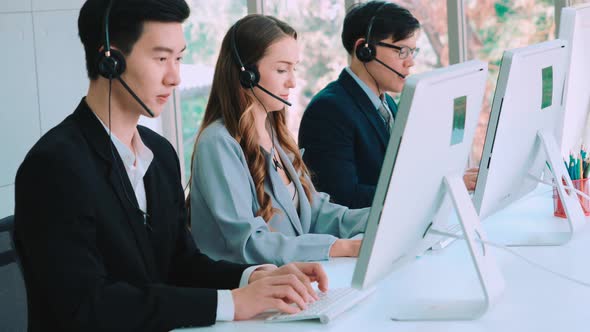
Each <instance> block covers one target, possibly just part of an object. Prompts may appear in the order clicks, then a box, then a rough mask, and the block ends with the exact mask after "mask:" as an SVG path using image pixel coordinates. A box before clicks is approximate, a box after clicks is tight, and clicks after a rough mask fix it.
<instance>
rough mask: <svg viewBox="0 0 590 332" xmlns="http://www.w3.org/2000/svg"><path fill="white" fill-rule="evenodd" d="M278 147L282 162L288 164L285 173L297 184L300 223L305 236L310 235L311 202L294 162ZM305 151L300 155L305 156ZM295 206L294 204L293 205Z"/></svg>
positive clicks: (301, 151)
mask: <svg viewBox="0 0 590 332" xmlns="http://www.w3.org/2000/svg"><path fill="white" fill-rule="evenodd" d="M277 147H278V149H277V150H278V152H279V155H280V157H281V160H286V161H287V162H285V163H283V164H284V165H285V171H286V172H287V173H288V174H289V177H290V178H291V181H293V184H295V190H296V192H297V195H298V196H297V197H298V198H299V216H298V217H299V218H298V219H299V223H300V225H301V228H302V232H303V234H305V233H308V232H309V229H310V227H311V206H310V205H309V200H308V199H307V196H305V190H303V185H301V181H300V180H299V173H297V171H296V170H295V167H293V162H292V161H291V158H290V157H289V156H288V155H287V154H286V153H285V151H284V150H283V149H282V148H280V147H279V146H277ZM304 151H305V150H304V149H301V150H300V153H301V156H303V152H304ZM291 205H292V206H293V204H291Z"/></svg>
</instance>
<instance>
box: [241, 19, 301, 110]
mask: <svg viewBox="0 0 590 332" xmlns="http://www.w3.org/2000/svg"><path fill="white" fill-rule="evenodd" d="M238 26H239V24H238V23H237V22H236V24H234V26H233V27H232V28H231V32H230V44H231V49H232V54H233V58H234V60H235V62H236V63H237V64H238V66H239V67H240V85H241V86H242V87H243V88H244V89H251V90H254V87H257V88H259V89H260V90H262V91H263V92H264V93H266V94H267V95H269V96H271V97H273V98H275V99H276V100H278V101H280V102H282V103H283V104H285V105H288V106H291V103H290V102H288V101H286V100H285V99H283V98H281V97H279V96H277V95H275V94H273V93H272V92H270V91H268V90H267V89H265V88H264V87H262V86H261V85H260V84H258V82H260V72H259V71H258V68H257V67H256V65H244V63H243V62H242V59H241V58H240V53H239V52H238V45H237V41H236V39H237V37H236V35H237V31H238Z"/></svg>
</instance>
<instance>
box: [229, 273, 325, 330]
mask: <svg viewBox="0 0 590 332" xmlns="http://www.w3.org/2000/svg"><path fill="white" fill-rule="evenodd" d="M312 282H317V283H318V286H319V288H320V290H321V291H324V292H325V291H327V290H328V277H327V276H326V273H325V272H324V269H323V268H322V266H321V265H320V264H318V263H291V264H287V265H284V266H282V267H280V268H269V267H265V268H262V269H260V270H256V271H254V272H253V273H252V275H251V276H250V280H249V284H248V286H246V287H243V288H238V289H234V290H232V296H233V299H234V305H235V316H234V318H235V319H236V320H243V319H250V318H252V317H254V316H256V315H258V314H260V313H262V312H264V311H266V310H269V309H277V310H279V311H281V312H286V313H290V314H293V313H297V312H299V311H300V310H301V309H307V303H309V302H313V301H315V300H316V299H318V296H317V294H316V293H315V291H314V290H313V287H311V283H312ZM292 303H295V304H297V306H292V305H291V304H292Z"/></svg>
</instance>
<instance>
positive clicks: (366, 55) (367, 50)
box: [355, 43, 377, 62]
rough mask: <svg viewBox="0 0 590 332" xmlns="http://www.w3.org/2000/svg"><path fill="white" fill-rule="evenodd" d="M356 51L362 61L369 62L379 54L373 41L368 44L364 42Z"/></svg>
mask: <svg viewBox="0 0 590 332" xmlns="http://www.w3.org/2000/svg"><path fill="white" fill-rule="evenodd" d="M355 53H356V57H357V59H359V60H360V61H361V62H369V61H373V59H375V56H376V55H377V49H376V48H375V45H373V44H371V43H369V44H368V45H365V43H362V44H360V45H359V46H357V48H356V52H355Z"/></svg>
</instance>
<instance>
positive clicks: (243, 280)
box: [239, 264, 277, 287]
mask: <svg viewBox="0 0 590 332" xmlns="http://www.w3.org/2000/svg"><path fill="white" fill-rule="evenodd" d="M267 267H273V268H277V266H276V265H274V264H262V265H254V266H250V267H249V268H247V269H245V270H244V272H243V273H242V278H241V279H240V286H239V287H244V286H247V285H248V280H250V276H251V275H252V272H254V271H256V270H258V269H262V268H267Z"/></svg>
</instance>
